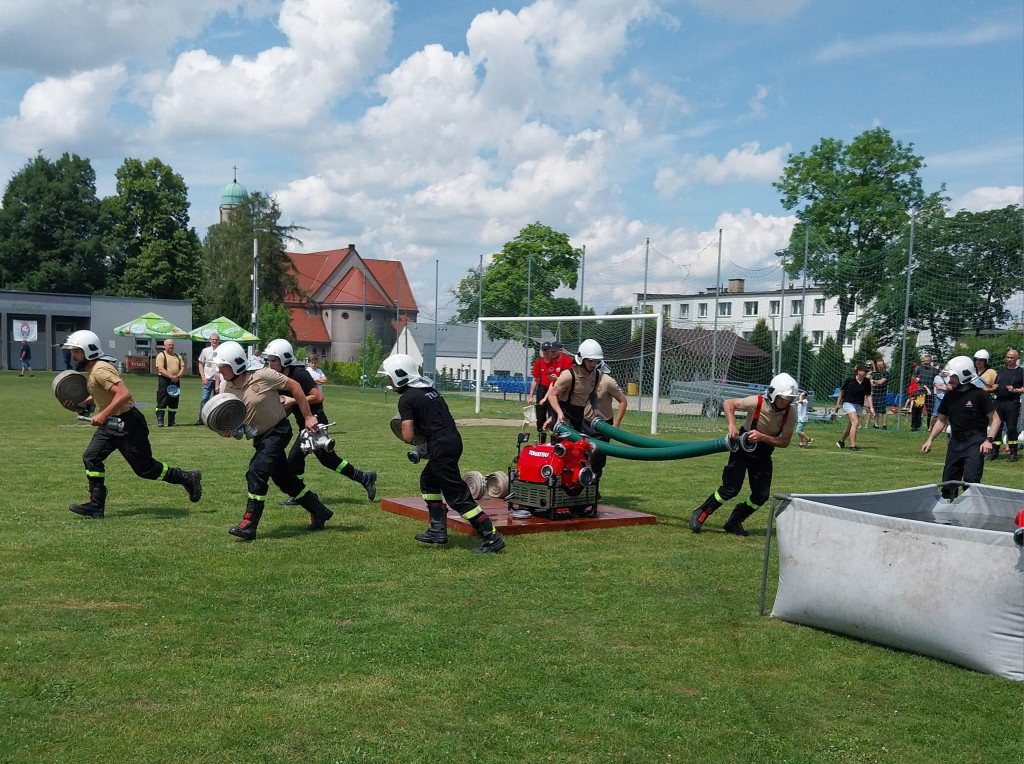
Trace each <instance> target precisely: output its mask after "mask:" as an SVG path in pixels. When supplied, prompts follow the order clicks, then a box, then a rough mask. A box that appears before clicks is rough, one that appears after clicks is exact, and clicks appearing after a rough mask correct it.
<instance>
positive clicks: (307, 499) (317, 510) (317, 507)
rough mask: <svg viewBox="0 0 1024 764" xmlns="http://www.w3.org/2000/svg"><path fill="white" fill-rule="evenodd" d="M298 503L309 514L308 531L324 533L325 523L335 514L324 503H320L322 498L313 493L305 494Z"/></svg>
mask: <svg viewBox="0 0 1024 764" xmlns="http://www.w3.org/2000/svg"><path fill="white" fill-rule="evenodd" d="M298 503H299V506H300V507H302V508H303V509H304V510H306V511H307V512H309V525H307V526H306V530H309V531H322V530H323V529H324V523H326V522H327V521H328V520H330V519H331V518H332V517H334V513H333V512H332V511H331V510H329V509H328V508H327V507H325V506H324V503H323V502H322V501H320V497H319V496H317V495H316V494H315V493H313V492H312V491H309V492H307V493H305V494H303V495H302V497H301V498H300V499H299V500H298Z"/></svg>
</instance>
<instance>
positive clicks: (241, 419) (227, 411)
mask: <svg viewBox="0 0 1024 764" xmlns="http://www.w3.org/2000/svg"><path fill="white" fill-rule="evenodd" d="M202 420H203V424H205V425H206V426H207V427H209V428H210V429H211V430H213V431H214V432H215V433H217V434H218V435H223V434H224V431H225V430H226V431H228V432H230V433H232V434H234V433H235V432H238V431H240V430H241V431H242V433H243V434H245V435H246V436H248V437H250V438H251V437H253V436H255V434H256V431H255V430H253V429H252V428H251V427H250V428H245V430H242V428H244V427H245V404H244V403H242V400H241V399H240V398H236V397H235V396H233V395H231V393H218V394H217V395H215V396H213V397H212V398H210V400H208V401H207V402H206V405H205V406H203V410H202ZM247 430H248V431H247ZM249 431H251V434H250V432H249ZM237 437H241V435H238V436H237Z"/></svg>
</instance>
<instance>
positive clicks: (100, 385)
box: [86, 361, 135, 416]
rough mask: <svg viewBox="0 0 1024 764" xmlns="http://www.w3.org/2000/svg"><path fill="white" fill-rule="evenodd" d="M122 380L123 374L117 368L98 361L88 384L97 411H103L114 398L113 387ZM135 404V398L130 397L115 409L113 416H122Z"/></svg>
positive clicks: (90, 373) (91, 372) (90, 374)
mask: <svg viewBox="0 0 1024 764" xmlns="http://www.w3.org/2000/svg"><path fill="white" fill-rule="evenodd" d="M120 381H121V375H120V374H118V373H117V369H115V368H114V367H113V365H111V364H110V363H108V362H106V361H97V362H96V363H95V364H94V365H93V367H92V371H90V372H89V379H88V381H87V383H86V384H87V385H88V386H89V395H91V396H92V400H93V402H94V403H95V404H96V411H97V412H100V411H103V409H105V408H106V407H107V406H109V405H110V403H111V402H112V401H113V400H114V393H113V391H112V390H111V388H112V387H113V386H114V385H116V384H117V383H118V382H120ZM134 405H135V399H134V398H129V399H128V400H126V401H125V402H124V403H122V404H121V405H120V406H118V407H117V408H116V409H114V414H113V416H121V414H123V413H125V412H126V411H128V410H129V409H130V408H132V407H133V406H134Z"/></svg>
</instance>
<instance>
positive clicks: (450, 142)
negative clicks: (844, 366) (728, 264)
mask: <svg viewBox="0 0 1024 764" xmlns="http://www.w3.org/2000/svg"><path fill="white" fill-rule="evenodd" d="M439 6H440V7H441V9H440V10H438V7H439ZM875 125H881V126H883V127H885V128H887V129H888V130H890V131H891V132H892V133H893V135H894V136H895V137H896V138H897V139H899V140H901V141H904V142H910V143H913V144H914V147H915V149H916V151H917V152H918V153H920V154H921V155H923V156H924V157H925V161H926V163H927V165H928V166H927V168H926V169H925V171H924V173H923V177H924V180H925V183H926V185H927V187H928V189H929V190H932V189H936V188H938V187H939V185H940V184H942V183H945V184H946V187H947V193H948V195H949V196H950V197H951V199H952V202H951V204H952V206H953V207H954V208H959V207H964V208H967V209H974V210H981V209H989V208H992V207H998V206H1003V205H1005V204H1009V203H1020V202H1021V200H1022V193H1024V191H1022V187H1024V12H1022V5H1021V3H1020V2H1019V0H1017V1H1013V2H1001V1H998V0H994V1H992V2H958V3H935V2H926V1H924V0H905V1H904V2H900V3H892V2H875V1H873V0H865V1H864V2H857V3H835V2H811V1H809V0H674V1H673V0H664V1H662V0H580V1H579V2H564V1H559V2H555V1H554V0H538V1H537V2H532V3H512V4H505V5H500V6H494V5H491V4H489V3H475V2H448V3H428V2H388V0H285V1H284V2H274V1H272V0H204V1H203V2H200V0H178V2H176V3H163V2H137V1H136V0H104V1H102V2H101V1H100V0H78V1H76V2H72V0H36V2H33V3H5V4H3V7H0V178H2V179H3V181H4V182H6V180H7V179H9V178H10V176H11V175H12V174H13V173H14V172H16V171H17V170H18V169H19V168H20V167H21V166H22V165H23V164H24V163H25V161H26V160H27V159H28V158H29V157H30V156H32V155H33V154H34V153H35V151H37V150H42V151H43V152H44V153H45V154H46V155H48V156H57V155H59V154H60V153H61V152H63V151H72V152H77V153H79V154H81V155H84V156H88V157H89V158H90V159H92V161H93V163H94V166H95V168H96V171H97V176H98V186H99V191H100V193H101V194H106V193H110V192H112V190H113V172H114V170H115V169H116V167H117V166H118V165H119V164H120V163H121V161H122V160H123V159H124V157H126V156H136V157H143V158H148V157H151V156H157V157H159V158H160V159H162V160H163V161H165V162H167V163H169V164H170V165H171V166H172V167H173V168H174V169H175V170H176V171H178V172H179V173H181V174H182V175H183V176H184V178H185V181H186V183H187V184H188V186H189V188H190V199H191V201H192V219H193V223H194V225H195V226H196V227H197V229H198V230H199V232H200V235H202V234H204V233H205V229H206V227H207V226H208V225H209V224H211V223H213V222H215V220H216V215H217V202H218V199H219V191H220V188H221V187H222V186H223V185H224V184H225V183H227V182H228V181H230V180H231V166H232V165H234V164H237V165H238V166H239V181H240V182H242V183H243V184H244V185H245V186H246V187H247V188H249V189H250V190H261V191H267V192H269V193H273V194H275V195H276V196H277V198H278V199H279V201H280V202H281V205H282V208H283V210H284V213H285V218H286V220H288V221H292V222H295V223H296V224H299V225H303V226H305V227H306V228H307V229H308V230H307V231H306V232H305V233H304V234H303V239H304V245H303V249H305V250H306V251H312V250H318V249H326V248H333V247H338V246H344V245H345V244H347V243H349V242H354V243H356V244H357V246H358V248H359V250H360V252H361V253H362V254H363V255H365V256H367V257H385V258H400V259H402V260H403V262H404V264H405V266H406V268H407V269H408V271H409V274H410V278H411V281H412V283H413V287H414V289H415V291H416V294H417V298H418V301H419V303H420V305H421V307H422V308H423V309H424V311H425V313H431V312H432V311H433V304H432V303H433V291H434V289H433V287H434V284H433V278H434V261H435V259H439V260H440V261H441V266H440V272H441V277H440V281H441V292H442V297H441V305H442V307H441V315H442V318H443V317H446V314H447V313H449V312H450V311H451V304H450V300H449V298H448V297H447V296H446V294H445V293H446V292H447V290H448V289H449V288H450V287H451V286H452V285H453V284H454V283H455V282H456V281H457V280H458V279H459V278H460V277H461V276H462V275H464V274H465V272H466V269H467V268H469V267H471V266H474V265H475V264H476V262H477V258H478V257H479V255H480V254H484V255H487V254H489V253H492V252H495V251H497V250H498V249H500V247H501V244H502V243H503V242H504V241H506V240H507V239H509V238H511V237H512V236H514V235H515V233H516V231H518V230H519V228H521V227H522V226H523V225H525V224H526V223H528V222H531V221H533V220H541V221H542V222H544V223H547V224H548V225H551V226H552V227H554V228H556V229H559V230H562V231H565V232H566V233H568V234H569V235H570V237H571V238H572V240H573V241H574V242H575V243H577V244H581V245H582V244H585V245H586V246H587V256H588V277H587V281H588V299H587V302H588V303H593V304H594V305H596V306H597V307H599V308H609V307H613V306H615V305H618V304H623V303H626V302H628V301H629V295H630V293H631V292H634V291H636V290H637V288H638V285H639V283H640V282H641V281H642V275H643V274H642V271H641V270H640V269H639V266H638V259H637V257H636V255H637V253H638V252H639V251H640V248H642V247H643V244H644V240H645V239H646V238H647V237H650V239H651V243H652V245H654V246H655V247H656V248H657V250H658V252H659V253H661V254H663V255H664V257H663V258H661V259H660V261H659V262H660V264H661V268H660V270H656V271H655V272H654V273H652V274H651V276H652V282H653V283H655V284H656V285H657V287H658V289H659V290H661V291H671V290H672V289H674V288H679V287H680V286H681V284H680V281H679V279H678V268H677V267H674V266H673V263H679V262H692V261H694V259H696V258H699V257H701V256H702V255H700V254H699V253H701V251H702V250H703V249H704V247H705V246H706V245H707V243H708V242H709V241H711V240H712V239H713V238H714V237H715V236H717V230H718V229H719V228H722V229H723V238H724V242H725V244H724V245H723V246H725V247H726V249H727V254H728V256H729V258H730V259H731V260H732V261H733V262H736V263H739V264H742V265H744V266H747V267H752V268H754V267H758V266H760V265H764V264H765V263H767V262H770V261H771V260H772V259H773V258H772V253H773V252H774V251H775V250H776V249H778V248H780V247H782V246H783V245H784V244H785V243H786V240H787V238H788V233H789V230H790V228H791V226H792V223H793V219H792V217H791V216H790V215H789V214H788V213H787V211H786V210H784V209H782V207H781V206H780V204H779V200H778V195H777V194H776V193H775V192H774V190H773V189H772V187H771V181H772V180H773V179H775V178H776V177H778V174H779V171H780V170H781V167H782V165H783V164H784V162H785V159H786V156H787V154H788V153H790V152H799V151H805V150H808V149H809V148H810V147H811V146H812V145H813V144H814V143H815V142H817V141H818V140H820V139H821V138H822V137H826V136H828V137H836V138H841V139H843V140H850V139H851V138H853V137H854V136H855V135H856V134H858V133H860V132H862V131H863V130H866V129H869V128H871V127H873V126H875ZM652 291H653V290H652Z"/></svg>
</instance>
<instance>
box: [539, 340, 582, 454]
mask: <svg viewBox="0 0 1024 764" xmlns="http://www.w3.org/2000/svg"><path fill="white" fill-rule="evenodd" d="M540 355H541V357H540V358H538V359H537V360H535V361H534V362H533V381H532V382H531V383H530V394H529V398H530V400H532V401H534V402H535V403H536V406H537V440H538V442H540V443H544V442H545V441H546V440H547V433H546V432H545V431H544V423H545V422H546V421H547V419H548V416H549V415H550V413H551V407H550V406H549V405H548V403H547V402H546V401H545V398H546V397H547V394H548V390H549V389H550V387H551V385H553V384H554V383H555V381H556V380H557V379H558V376H559V375H560V374H561V373H562V372H563V371H565V370H566V369H568V368H569V367H570V366H572V359H571V358H570V357H569V356H567V355H565V354H564V353H563V352H562V343H561V342H559V341H558V340H555V341H553V342H545V343H543V344H542V345H541V346H540ZM535 395H536V397H534V396H535Z"/></svg>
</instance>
